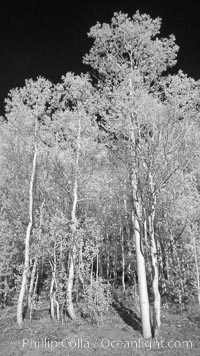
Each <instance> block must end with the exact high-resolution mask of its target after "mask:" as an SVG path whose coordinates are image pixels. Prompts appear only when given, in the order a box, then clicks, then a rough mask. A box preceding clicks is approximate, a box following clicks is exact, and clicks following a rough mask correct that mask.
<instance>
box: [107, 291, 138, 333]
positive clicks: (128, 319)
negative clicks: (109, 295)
mask: <svg viewBox="0 0 200 356" xmlns="http://www.w3.org/2000/svg"><path fill="white" fill-rule="evenodd" d="M112 306H113V308H114V309H115V310H116V311H117V313H118V314H119V316H120V317H121V318H122V320H123V321H124V322H125V323H126V324H127V325H129V326H131V327H132V328H133V329H134V330H136V331H139V332H140V333H141V331H142V325H141V319H140V318H139V317H138V316H137V314H136V313H135V312H134V311H133V310H132V309H130V308H127V307H125V306H124V305H123V303H122V302H121V301H119V300H118V299H117V297H115V299H114V301H113V303H112Z"/></svg>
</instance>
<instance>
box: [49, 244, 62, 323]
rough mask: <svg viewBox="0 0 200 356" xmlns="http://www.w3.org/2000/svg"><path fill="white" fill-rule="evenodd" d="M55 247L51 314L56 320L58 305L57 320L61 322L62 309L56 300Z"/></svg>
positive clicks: (52, 263)
mask: <svg viewBox="0 0 200 356" xmlns="http://www.w3.org/2000/svg"><path fill="white" fill-rule="evenodd" d="M55 245H56V243H54V258H53V262H50V265H51V270H52V277H51V286H50V313H51V318H52V319H53V320H54V319H55V312H54V305H56V314H57V319H58V320H60V307H59V303H58V301H57V300H56V290H57V282H56V251H55Z"/></svg>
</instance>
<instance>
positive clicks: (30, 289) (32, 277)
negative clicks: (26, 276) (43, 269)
mask: <svg viewBox="0 0 200 356" xmlns="http://www.w3.org/2000/svg"><path fill="white" fill-rule="evenodd" d="M36 269H37V258H36V259H35V260H34V263H33V268H32V271H31V280H30V287H29V292H28V308H29V309H30V308H31V301H32V296H33V288H34V282H35V276H36Z"/></svg>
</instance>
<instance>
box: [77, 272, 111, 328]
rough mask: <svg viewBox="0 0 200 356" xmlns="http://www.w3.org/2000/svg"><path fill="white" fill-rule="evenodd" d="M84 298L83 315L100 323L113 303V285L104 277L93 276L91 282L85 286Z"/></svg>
mask: <svg viewBox="0 0 200 356" xmlns="http://www.w3.org/2000/svg"><path fill="white" fill-rule="evenodd" d="M83 298H84V305H83V308H82V315H83V317H84V318H86V319H89V321H90V322H92V323H95V324H98V323H99V322H101V321H102V320H103V319H104V318H105V316H106V314H107V312H108V309H109V306H110V304H111V286H110V284H109V283H108V282H107V281H105V280H103V279H102V278H98V279H96V280H95V279H94V278H92V279H91V283H90V284H89V285H87V286H85V288H84V294H83Z"/></svg>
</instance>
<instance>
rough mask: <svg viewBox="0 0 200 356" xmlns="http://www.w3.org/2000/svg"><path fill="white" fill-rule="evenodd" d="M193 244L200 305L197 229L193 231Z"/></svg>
mask: <svg viewBox="0 0 200 356" xmlns="http://www.w3.org/2000/svg"><path fill="white" fill-rule="evenodd" d="M193 245H194V259H195V268H196V276H197V295H198V302H199V305H200V273H199V264H198V254H197V246H196V236H195V231H194V233H193Z"/></svg>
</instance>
